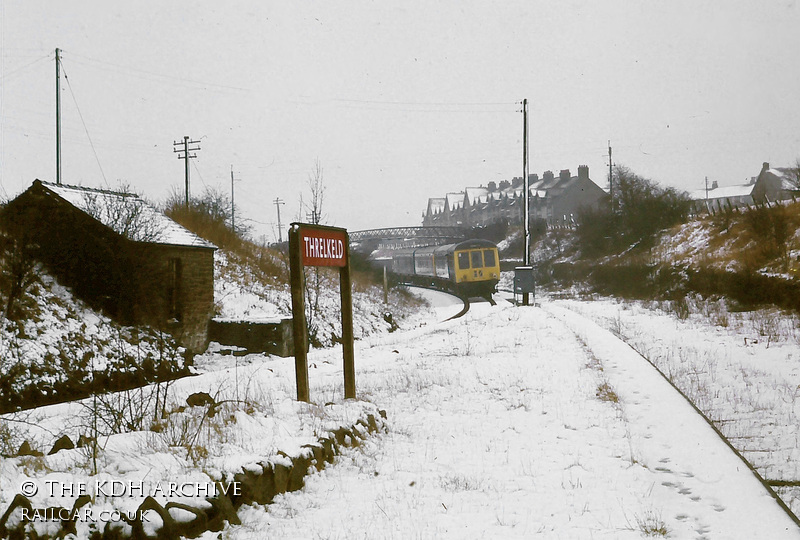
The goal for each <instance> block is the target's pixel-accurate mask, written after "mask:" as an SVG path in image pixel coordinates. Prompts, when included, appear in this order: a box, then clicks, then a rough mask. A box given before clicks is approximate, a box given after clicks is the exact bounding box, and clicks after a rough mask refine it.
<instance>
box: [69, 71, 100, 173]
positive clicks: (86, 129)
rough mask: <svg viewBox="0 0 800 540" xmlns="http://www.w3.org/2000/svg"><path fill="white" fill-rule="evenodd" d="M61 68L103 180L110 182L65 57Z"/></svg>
mask: <svg viewBox="0 0 800 540" xmlns="http://www.w3.org/2000/svg"><path fill="white" fill-rule="evenodd" d="M61 69H62V70H63V71H64V80H65V81H67V87H68V88H69V93H70V95H71V96H72V101H73V102H74V103H75V108H76V109H77V110H78V117H80V119H81V123H82V124H83V130H84V131H85V132H86V138H87V139H89V146H91V147H92V153H93V154H94V159H95V160H96V161H97V166H98V168H99V169H100V175H101V176H102V177H103V182H105V183H106V184H108V179H107V178H106V173H105V172H104V171H103V165H101V164H100V156H98V155H97V150H96V149H95V147H94V142H92V137H91V135H89V128H88V127H87V126H86V121H85V120H84V119H83V113H82V112H81V108H80V106H78V100H77V99H76V98H75V92H74V91H73V90H72V83H70V82H69V77H68V76H67V70H66V69H64V62H63V59H62V62H61Z"/></svg>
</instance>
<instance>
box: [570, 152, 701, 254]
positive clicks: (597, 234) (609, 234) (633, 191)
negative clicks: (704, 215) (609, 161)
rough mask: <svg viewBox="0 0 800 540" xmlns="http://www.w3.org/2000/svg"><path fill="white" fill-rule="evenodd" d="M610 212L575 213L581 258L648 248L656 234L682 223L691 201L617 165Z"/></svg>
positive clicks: (585, 209)
mask: <svg viewBox="0 0 800 540" xmlns="http://www.w3.org/2000/svg"><path fill="white" fill-rule="evenodd" d="M614 174H615V179H614V209H613V212H612V211H610V210H609V209H591V208H583V209H581V210H579V212H578V227H577V237H578V246H579V247H580V249H581V252H582V253H583V254H584V255H602V254H607V253H611V252H615V251H619V250H621V249H625V248H627V247H629V246H632V245H642V246H650V245H652V244H653V242H654V240H655V239H656V236H657V235H658V233H659V232H660V231H662V230H664V229H666V228H668V227H671V226H673V225H675V224H677V223H681V222H685V221H686V219H687V217H688V215H689V209H690V208H691V201H690V199H689V197H688V195H687V194H686V193H683V192H679V191H677V190H675V189H674V188H662V187H660V186H659V185H658V184H656V183H655V182H653V181H652V180H648V179H646V178H642V177H641V176H638V175H636V174H634V173H633V172H631V171H630V170H629V169H628V168H626V167H622V166H617V167H616V169H615V171H614Z"/></svg>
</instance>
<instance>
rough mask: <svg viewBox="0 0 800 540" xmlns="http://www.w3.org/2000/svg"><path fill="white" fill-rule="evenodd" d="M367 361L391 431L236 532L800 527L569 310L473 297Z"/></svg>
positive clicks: (793, 533)
mask: <svg viewBox="0 0 800 540" xmlns="http://www.w3.org/2000/svg"><path fill="white" fill-rule="evenodd" d="M357 361H358V388H359V395H360V396H361V397H362V398H365V399H369V400H371V401H374V402H376V403H379V404H380V406H381V407H383V408H385V409H386V411H387V413H388V418H389V424H390V431H389V433H388V434H387V435H384V436H381V437H378V438H375V439H373V440H371V441H370V442H368V443H367V444H366V445H364V446H363V447H362V448H359V449H354V450H350V451H348V452H347V453H346V454H345V455H344V456H342V458H341V459H340V460H339V461H338V462H337V464H336V465H335V466H333V467H331V468H329V469H326V470H325V471H323V472H322V473H320V474H317V475H314V476H312V477H311V478H310V479H309V481H308V482H307V485H306V488H305V489H304V490H303V491H301V492H295V493H291V494H287V495H285V496H282V497H280V498H278V500H277V501H276V502H275V503H274V504H272V505H270V506H269V507H262V506H253V507H249V508H247V509H243V510H242V511H240V517H241V518H242V522H243V524H242V525H241V526H236V527H229V528H228V529H226V531H224V534H223V537H224V538H264V537H276V538H527V537H531V536H534V535H537V534H539V535H541V536H543V537H546V538H640V537H641V536H642V535H643V534H651V535H656V536H657V535H659V534H661V533H664V534H665V535H667V536H668V537H670V538H726V539H728V538H743V539H745V538H747V539H751V538H800V531H798V529H797V527H796V525H795V524H794V523H793V522H792V521H791V520H790V519H789V518H788V517H787V516H786V515H785V514H784V513H783V512H782V511H781V510H780V509H779V508H778V506H777V504H776V503H775V501H774V500H773V499H772V498H771V497H770V496H769V495H768V494H767V492H766V491H765V490H764V489H763V487H762V486H761V485H760V484H759V483H758V482H757V481H756V479H755V478H754V477H753V476H752V474H751V473H750V472H749V471H748V470H747V468H746V467H745V465H744V464H743V463H742V462H741V461H739V460H738V459H737V458H736V457H735V455H734V454H733V453H732V452H731V451H730V450H729V449H728V448H727V447H726V446H725V445H724V443H722V442H721V441H720V440H719V439H718V437H717V436H716V434H715V433H714V432H713V430H711V429H710V427H709V426H708V425H707V424H705V422H704V421H703V420H702V419H700V418H699V417H698V416H697V415H696V413H695V412H694V411H693V409H692V408H691V407H690V406H689V405H688V404H686V403H685V402H684V401H683V400H682V398H681V397H680V396H679V395H678V394H677V393H676V392H675V391H674V390H673V389H672V388H671V387H670V386H669V385H668V384H667V383H666V382H665V381H664V380H663V379H662V378H661V377H660V376H659V375H658V374H657V373H656V372H655V370H653V369H652V368H651V367H649V366H648V365H647V363H646V362H645V361H644V360H643V359H642V358H641V357H639V356H638V355H637V354H636V353H634V352H633V351H632V350H631V349H630V348H629V347H628V346H627V345H625V344H624V343H622V342H621V341H619V340H618V339H617V338H616V337H615V336H613V335H612V334H611V333H609V332H608V331H605V330H603V329H601V328H600V327H598V326H597V325H595V324H594V323H592V322H590V321H588V320H587V319H585V318H583V317H580V316H578V315H576V314H574V313H573V312H570V311H567V310H564V309H561V308H559V307H558V306H556V305H553V304H545V305H544V306H543V308H536V307H531V308H515V307H512V306H510V305H509V304H507V303H506V304H502V303H501V304H500V305H498V306H497V307H495V308H490V307H489V306H488V304H477V305H473V307H472V309H471V311H470V313H469V314H468V315H467V316H466V317H464V318H462V319H457V320H454V321H449V322H446V323H438V324H431V325H429V326H428V327H423V328H420V329H416V330H413V331H411V332H408V333H405V334H401V335H397V334H395V335H393V336H391V337H389V338H388V339H386V338H381V339H375V340H374V341H373V342H372V343H369V344H362V346H361V347H360V348H359V349H358V356H357ZM331 375H332V376H333V379H330V377H322V378H317V379H316V380H315V381H312V385H314V386H316V388H315V390H314V391H315V392H322V393H323V394H324V393H327V392H330V388H331V387H336V386H337V385H340V383H339V382H338V379H337V376H338V375H337V374H335V373H334V374H331ZM326 379H327V380H326ZM212 537H213V536H211V535H209V536H208V538H212Z"/></svg>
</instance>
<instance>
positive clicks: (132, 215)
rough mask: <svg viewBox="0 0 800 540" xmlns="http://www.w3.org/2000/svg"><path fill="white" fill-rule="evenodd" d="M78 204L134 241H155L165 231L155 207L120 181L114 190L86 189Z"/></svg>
mask: <svg viewBox="0 0 800 540" xmlns="http://www.w3.org/2000/svg"><path fill="white" fill-rule="evenodd" d="M80 207H81V209H82V210H83V211H85V212H86V213H87V214H89V215H90V216H92V217H93V218H95V219H96V220H98V221H99V222H100V223H103V224H104V225H106V226H107V227H110V228H111V229H112V230H113V231H114V232H116V233H118V234H121V235H122V236H124V237H125V238H127V239H129V240H134V241H137V242H155V241H158V240H160V239H161V237H162V235H163V234H164V232H165V231H164V222H163V221H162V220H160V219H158V217H159V216H158V211H157V210H155V208H153V207H152V206H151V205H149V204H147V202H145V201H144V200H143V199H141V198H140V197H139V196H138V195H135V194H133V193H131V192H130V186H128V185H126V184H121V185H120V186H119V188H118V189H117V191H116V192H105V191H88V190H87V191H85V192H84V194H83V200H82V201H81V203H80Z"/></svg>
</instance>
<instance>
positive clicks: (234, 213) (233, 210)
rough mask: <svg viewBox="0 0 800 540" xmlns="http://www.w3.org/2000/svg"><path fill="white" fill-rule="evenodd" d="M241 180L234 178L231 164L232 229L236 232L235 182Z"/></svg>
mask: <svg viewBox="0 0 800 540" xmlns="http://www.w3.org/2000/svg"><path fill="white" fill-rule="evenodd" d="M238 180H240V179H239V178H236V179H234V178H233V164H231V229H233V232H234V233H235V232H236V206H235V205H234V204H233V182H234V181H238Z"/></svg>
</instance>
